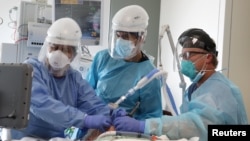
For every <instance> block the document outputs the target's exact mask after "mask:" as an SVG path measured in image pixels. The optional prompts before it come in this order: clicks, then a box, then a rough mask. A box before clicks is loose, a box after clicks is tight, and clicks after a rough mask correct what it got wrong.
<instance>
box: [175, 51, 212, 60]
mask: <svg viewBox="0 0 250 141" xmlns="http://www.w3.org/2000/svg"><path fill="white" fill-rule="evenodd" d="M196 54H208V53H207V52H199V51H187V52H184V53H182V54H180V55H179V58H180V59H184V60H189V59H190V58H191V57H192V56H194V55H196Z"/></svg>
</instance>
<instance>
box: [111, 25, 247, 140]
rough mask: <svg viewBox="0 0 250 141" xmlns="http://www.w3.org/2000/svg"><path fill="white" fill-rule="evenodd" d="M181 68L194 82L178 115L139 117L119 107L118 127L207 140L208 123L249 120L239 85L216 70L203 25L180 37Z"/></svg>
mask: <svg viewBox="0 0 250 141" xmlns="http://www.w3.org/2000/svg"><path fill="white" fill-rule="evenodd" d="M178 42H179V44H180V47H182V48H181V49H180V54H179V57H180V60H181V69H180V71H181V72H182V73H183V74H184V75H186V76H187V77H189V78H190V80H191V81H192V84H191V85H190V86H189V87H188V89H187V90H186V92H185V95H184V96H183V103H182V105H181V107H180V111H181V114H180V115H178V116H162V117H159V118H150V119H146V121H139V120H135V119H133V118H130V117H128V116H125V114H124V111H123V110H121V109H119V110H117V112H116V113H114V115H115V116H114V117H116V118H115V120H114V121H113V124H114V126H115V129H116V130H117V131H131V132H140V133H145V134H153V135H167V136H168V137H169V138H170V139H172V140H174V139H181V138H187V139H189V138H191V137H199V138H200V141H206V140H207V135H208V125H211V124H219V125H220V124H222V125H224V124H225V125H228V124H248V121H247V115H246V111H245V107H244V103H243V100H242V94H241V92H240V90H239V88H238V87H237V86H236V85H235V84H234V83H233V82H231V81H230V80H229V79H228V78H226V77H225V76H224V75H223V74H222V73H221V72H219V71H216V70H215V69H216V66H217V64H218V60H217V51H216V44H215V43H214V41H213V40H212V39H211V38H210V36H209V35H208V34H207V33H206V32H205V31H204V30H202V29H197V28H191V29H188V30H187V31H185V32H183V33H182V34H181V35H180V37H179V38H178Z"/></svg>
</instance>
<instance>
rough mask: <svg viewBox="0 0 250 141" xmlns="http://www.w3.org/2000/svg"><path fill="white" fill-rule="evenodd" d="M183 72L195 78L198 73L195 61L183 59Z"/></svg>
mask: <svg viewBox="0 0 250 141" xmlns="http://www.w3.org/2000/svg"><path fill="white" fill-rule="evenodd" d="M181 73H182V74H184V75H186V76H187V77H189V78H190V79H191V80H193V79H194V78H195V76H196V74H197V70H196V68H195V65H194V63H193V62H191V61H189V60H182V61H181Z"/></svg>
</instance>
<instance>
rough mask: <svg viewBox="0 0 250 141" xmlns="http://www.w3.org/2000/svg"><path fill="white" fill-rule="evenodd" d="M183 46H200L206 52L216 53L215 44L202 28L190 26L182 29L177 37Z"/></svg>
mask: <svg viewBox="0 0 250 141" xmlns="http://www.w3.org/2000/svg"><path fill="white" fill-rule="evenodd" d="M178 42H179V44H181V45H182V47H183V48H201V49H204V50H206V51H207V52H210V53H213V54H214V55H215V56H217V55H218V52H217V51H216V44H215V42H214V40H213V39H212V38H210V36H209V35H208V34H207V33H206V32H205V31H204V30H202V29H199V28H191V29H188V30H186V31H184V32H183V33H182V34H181V35H180V36H179V38H178Z"/></svg>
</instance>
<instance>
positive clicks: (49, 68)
mask: <svg viewBox="0 0 250 141" xmlns="http://www.w3.org/2000/svg"><path fill="white" fill-rule="evenodd" d="M47 33H48V34H47V37H46V39H45V42H44V45H43V46H42V48H41V50H40V53H39V56H38V59H34V58H30V59H28V60H26V61H25V63H29V64H31V65H32V66H33V71H34V72H33V81H32V91H31V93H32V95H31V104H30V118H29V122H28V126H27V128H25V129H22V130H19V131H17V130H12V138H13V139H20V138H22V137H27V136H28V137H35V138H41V139H45V140H48V139H50V138H53V137H61V138H63V137H64V130H65V129H66V128H68V127H72V126H74V127H78V128H80V129H82V131H83V135H84V133H86V131H87V129H90V128H91V129H99V130H100V131H105V130H106V129H108V128H109V127H110V126H111V119H110V116H109V112H110V110H109V108H108V106H106V104H104V102H103V101H102V100H101V99H100V98H99V97H98V96H96V93H95V91H94V89H93V88H92V87H91V85H89V83H88V82H87V81H86V80H84V79H83V78H82V76H81V74H80V73H79V72H78V71H76V70H74V69H72V67H71V65H70V64H71V62H72V61H73V60H74V59H75V58H77V56H78V55H77V49H78V45H79V43H80V39H81V36H82V33H81V29H80V27H79V26H78V24H77V23H76V22H75V21H74V20H72V19H71V18H62V19H58V20H57V21H55V22H54V23H53V24H52V25H51V27H50V28H49V29H48V32H47Z"/></svg>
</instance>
